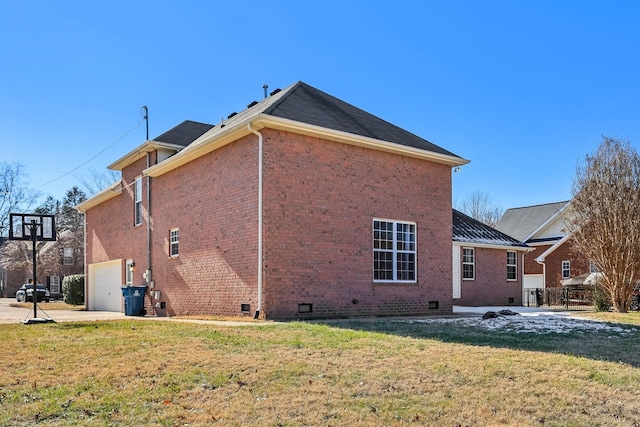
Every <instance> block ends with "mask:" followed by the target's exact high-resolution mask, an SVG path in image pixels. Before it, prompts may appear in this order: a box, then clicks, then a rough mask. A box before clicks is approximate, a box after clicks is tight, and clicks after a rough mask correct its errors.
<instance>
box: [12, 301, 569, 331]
mask: <svg viewBox="0 0 640 427" xmlns="http://www.w3.org/2000/svg"><path fill="white" fill-rule="evenodd" d="M15 302H16V300H15V299H14V298H0V324H3V323H4V324H11V323H20V322H21V321H23V320H25V319H29V318H32V317H33V313H32V310H31V309H27V308H21V307H11V304H13V303H15ZM503 309H506V310H511V311H515V312H518V313H520V314H521V315H523V316H557V317H569V316H570V315H571V312H568V311H562V310H550V309H548V308H533V307H513V306H510V307H463V306H453V315H447V316H440V317H462V316H482V315H483V314H484V313H486V312H487V311H500V310H503ZM38 317H49V318H52V319H53V320H54V321H56V322H81V321H94V320H118V319H132V320H133V319H136V320H161V321H174V322H185V323H208V324H218V325H227V326H250V325H259V324H275V323H277V322H264V323H256V322H239V321H238V322H236V321H221V320H198V319H180V318H175V317H155V316H145V317H138V316H125V315H124V314H123V313H118V312H113V311H78V310H49V311H47V303H40V304H38ZM422 318H432V316H423V317H422ZM382 319H384V318H372V319H369V320H382ZM405 319H406V318H405ZM340 320H345V319H335V320H334V321H340ZM351 320H367V319H363V318H355V319H351Z"/></svg>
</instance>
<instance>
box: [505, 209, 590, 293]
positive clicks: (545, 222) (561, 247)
mask: <svg viewBox="0 0 640 427" xmlns="http://www.w3.org/2000/svg"><path fill="white" fill-rule="evenodd" d="M569 206H570V202H569V201H564V202H556V203H547V204H543V205H535V206H524V207H519V208H511V209H507V210H506V211H505V213H504V215H503V216H502V218H500V220H499V221H498V223H497V224H496V229H498V230H500V231H502V232H504V233H506V234H508V235H510V236H513V237H514V238H516V239H519V240H521V241H522V242H524V243H526V244H527V245H528V246H531V247H533V248H534V250H533V251H532V252H529V253H527V254H526V255H525V258H524V278H523V287H524V288H525V289H533V288H537V289H544V288H553V287H561V286H562V284H561V280H565V279H570V278H573V277H577V276H580V275H582V274H586V273H590V272H593V270H592V266H590V263H589V260H588V259H586V258H585V257H584V256H582V255H581V254H579V253H577V252H576V251H575V250H574V248H573V245H572V243H571V238H570V235H569V234H568V233H567V226H566V222H565V221H566V218H567V214H568V209H569Z"/></svg>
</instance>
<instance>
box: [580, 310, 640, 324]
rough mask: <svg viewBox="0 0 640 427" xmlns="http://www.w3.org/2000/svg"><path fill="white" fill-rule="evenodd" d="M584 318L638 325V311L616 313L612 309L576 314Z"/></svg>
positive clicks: (639, 322)
mask: <svg viewBox="0 0 640 427" xmlns="http://www.w3.org/2000/svg"><path fill="white" fill-rule="evenodd" d="M576 317H582V318H585V319H594V320H600V321H603V322H614V323H625V324H628V325H640V312H638V311H631V312H628V313H616V312H612V311H596V312H585V313H580V314H579V315H576Z"/></svg>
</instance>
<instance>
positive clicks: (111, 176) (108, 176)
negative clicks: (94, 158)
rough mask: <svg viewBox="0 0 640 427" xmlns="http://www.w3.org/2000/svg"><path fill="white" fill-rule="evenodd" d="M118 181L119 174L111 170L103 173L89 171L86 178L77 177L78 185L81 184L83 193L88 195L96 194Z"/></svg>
mask: <svg viewBox="0 0 640 427" xmlns="http://www.w3.org/2000/svg"><path fill="white" fill-rule="evenodd" d="M119 179H120V172H118V171H112V170H106V171H104V172H97V171H95V170H91V171H89V176H88V177H78V181H80V184H82V187H84V189H85V190H86V191H85V193H86V194H89V195H95V194H98V193H99V192H101V191H102V190H104V189H106V188H107V187H109V186H110V185H112V184H114V183H115V182H117V181H118V180H119Z"/></svg>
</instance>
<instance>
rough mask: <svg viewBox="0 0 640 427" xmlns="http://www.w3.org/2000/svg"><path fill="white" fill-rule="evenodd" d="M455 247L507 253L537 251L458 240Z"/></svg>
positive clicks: (454, 243) (454, 242) (520, 247)
mask: <svg viewBox="0 0 640 427" xmlns="http://www.w3.org/2000/svg"><path fill="white" fill-rule="evenodd" d="M453 246H465V247H470V248H485V249H500V250H506V251H521V252H531V251H533V250H535V248H523V247H522V246H506V245H489V244H486V243H471V242H458V241H457V240H454V241H453Z"/></svg>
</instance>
